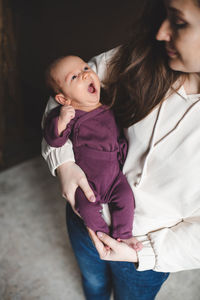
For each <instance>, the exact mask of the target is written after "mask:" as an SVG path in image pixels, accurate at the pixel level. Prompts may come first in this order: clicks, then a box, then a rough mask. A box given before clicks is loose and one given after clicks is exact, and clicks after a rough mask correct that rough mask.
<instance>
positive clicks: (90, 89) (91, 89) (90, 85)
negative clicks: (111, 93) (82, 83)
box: [88, 82, 96, 94]
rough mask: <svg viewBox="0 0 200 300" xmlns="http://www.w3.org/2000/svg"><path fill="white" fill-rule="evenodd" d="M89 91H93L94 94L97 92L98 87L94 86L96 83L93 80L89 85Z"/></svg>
mask: <svg viewBox="0 0 200 300" xmlns="http://www.w3.org/2000/svg"><path fill="white" fill-rule="evenodd" d="M88 92H89V93H91V94H94V93H95V92H96V88H95V86H94V83H93V82H91V83H90V84H89V86H88Z"/></svg>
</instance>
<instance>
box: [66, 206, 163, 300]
mask: <svg viewBox="0 0 200 300" xmlns="http://www.w3.org/2000/svg"><path fill="white" fill-rule="evenodd" d="M67 227H68V233H69V238H70V240H71V244H72V247H73V250H74V253H75V256H76V259H77V261H78V264H79V267H80V270H81V275H82V283H83V289H84V293H85V297H86V299H87V300H94V299H95V300H109V299H110V293H111V291H112V290H113V292H114V299H115V300H152V299H155V296H156V294H157V293H158V291H159V289H160V287H161V285H162V284H163V283H164V281H165V280H166V279H167V277H168V276H169V273H161V272H155V271H152V270H149V271H142V272H141V271H137V270H136V269H135V267H134V264H133V263H129V262H114V261H103V260H101V259H100V258H99V255H98V252H97V251H96V248H95V247H94V245H93V243H92V241H91V239H90V237H89V235H88V232H87V229H86V227H85V226H84V224H83V221H82V220H81V219H80V218H79V217H78V216H77V215H76V214H75V213H74V212H73V210H72V209H71V207H70V205H69V204H67Z"/></svg>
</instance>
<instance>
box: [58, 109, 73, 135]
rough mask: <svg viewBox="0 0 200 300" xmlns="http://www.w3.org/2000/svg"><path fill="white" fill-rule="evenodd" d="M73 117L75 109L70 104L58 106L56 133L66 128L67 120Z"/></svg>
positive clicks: (59, 133)
mask: <svg viewBox="0 0 200 300" xmlns="http://www.w3.org/2000/svg"><path fill="white" fill-rule="evenodd" d="M74 117H75V109H74V108H73V106H71V105H63V106H61V108H60V114H59V117H58V135H59V136H60V135H61V134H62V132H63V131H64V130H65V129H66V126H67V125H68V124H69V122H70V121H71V120H72V119H73V118H74Z"/></svg>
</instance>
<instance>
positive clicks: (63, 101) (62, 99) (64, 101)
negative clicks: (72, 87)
mask: <svg viewBox="0 0 200 300" xmlns="http://www.w3.org/2000/svg"><path fill="white" fill-rule="evenodd" d="M55 99H56V101H57V102H58V103H60V104H62V105H70V104H71V100H69V99H67V98H65V96H64V95H63V94H61V93H60V94H57V95H55Z"/></svg>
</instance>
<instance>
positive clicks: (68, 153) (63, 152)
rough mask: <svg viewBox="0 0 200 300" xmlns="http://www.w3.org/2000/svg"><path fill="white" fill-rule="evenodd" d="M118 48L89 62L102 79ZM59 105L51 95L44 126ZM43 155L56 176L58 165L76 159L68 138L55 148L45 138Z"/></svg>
mask: <svg viewBox="0 0 200 300" xmlns="http://www.w3.org/2000/svg"><path fill="white" fill-rule="evenodd" d="M116 49H117V48H115V49H112V50H110V51H108V52H105V53H102V54H100V55H97V56H95V57H93V58H92V59H91V60H90V61H89V62H88V64H89V66H90V67H91V68H92V69H93V70H94V71H95V72H96V73H97V75H98V76H99V78H100V80H103V79H104V76H105V74H106V71H107V67H108V64H109V61H110V59H111V57H112V56H113V55H114V53H115V52H116ZM57 105H58V104H57V103H56V101H55V100H54V99H53V98H52V97H51V98H50V99H49V101H48V103H47V106H46V109H45V113H44V115H43V119H42V126H43V127H44V122H45V119H46V117H47V115H48V114H49V112H50V110H51V109H52V108H54V107H55V106H57ZM42 156H43V157H44V159H45V160H46V162H47V164H48V166H49V169H50V171H51V173H52V174H53V175H54V176H55V174H56V173H55V170H56V168H57V167H59V166H60V165H62V164H63V163H65V162H68V161H74V154H73V150H72V144H71V141H70V140H69V139H68V140H67V143H65V144H64V145H63V146H62V147H59V148H55V147H51V146H50V145H48V144H47V143H46V141H45V140H44V139H43V141H42Z"/></svg>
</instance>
